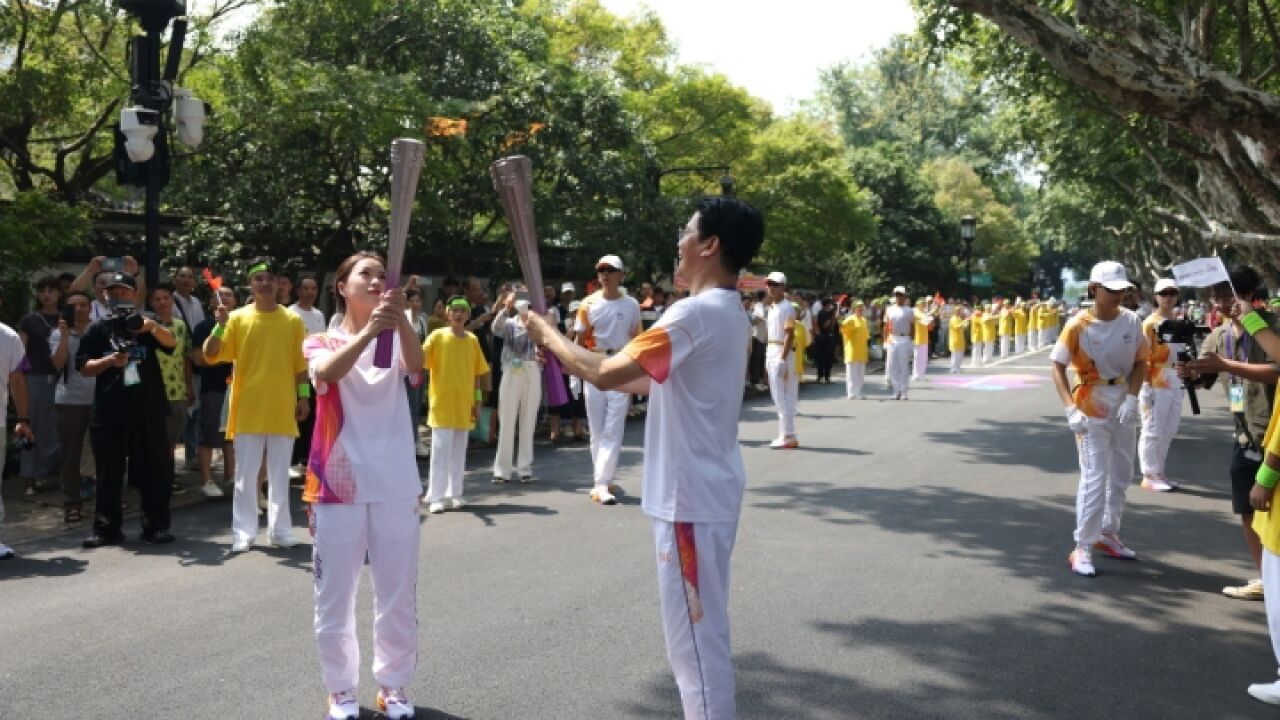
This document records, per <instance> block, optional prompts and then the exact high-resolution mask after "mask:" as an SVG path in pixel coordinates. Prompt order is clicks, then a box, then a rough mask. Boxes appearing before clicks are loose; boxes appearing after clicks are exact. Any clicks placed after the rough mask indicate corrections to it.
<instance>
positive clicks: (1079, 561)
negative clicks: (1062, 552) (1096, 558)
mask: <svg viewBox="0 0 1280 720" xmlns="http://www.w3.org/2000/svg"><path fill="white" fill-rule="evenodd" d="M1067 562H1069V563H1071V572H1073V573H1075V574H1077V575H1081V576H1083V577H1097V575H1098V571H1097V570H1096V569H1094V567H1093V555H1092V554H1091V553H1090V552H1089V549H1088V548H1083V547H1078V548H1076V549H1075V550H1072V551H1071V554H1070V555H1068V556H1067Z"/></svg>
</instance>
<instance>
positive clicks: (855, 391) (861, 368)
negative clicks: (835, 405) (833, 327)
mask: <svg viewBox="0 0 1280 720" xmlns="http://www.w3.org/2000/svg"><path fill="white" fill-rule="evenodd" d="M865 311H866V307H865V306H864V305H863V304H862V301H861V300H856V301H854V303H853V311H852V312H851V313H850V314H849V316H848V317H846V318H845V319H844V320H843V321H841V322H840V336H841V337H842V338H843V339H844V389H845V395H846V396H848V397H849V398H850V399H854V398H856V399H858V400H865V399H866V397H867V396H866V395H863V394H862V383H863V380H864V379H865V378H866V373H867V346H868V344H869V343H870V341H871V329H870V327H869V326H868V324H867V319H866V318H865V317H864V316H863V313H864V312H865Z"/></svg>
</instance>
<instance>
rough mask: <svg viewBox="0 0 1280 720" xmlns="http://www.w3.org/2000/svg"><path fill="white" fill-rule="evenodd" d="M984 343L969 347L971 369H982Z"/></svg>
mask: <svg viewBox="0 0 1280 720" xmlns="http://www.w3.org/2000/svg"><path fill="white" fill-rule="evenodd" d="M982 345H983V344H982V343H980V342H979V343H974V344H973V345H971V346H969V367H982Z"/></svg>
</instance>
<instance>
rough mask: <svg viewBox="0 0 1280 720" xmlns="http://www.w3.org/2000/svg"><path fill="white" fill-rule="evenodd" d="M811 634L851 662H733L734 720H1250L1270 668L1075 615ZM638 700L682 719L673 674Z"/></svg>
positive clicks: (1187, 638) (1204, 631)
mask: <svg viewBox="0 0 1280 720" xmlns="http://www.w3.org/2000/svg"><path fill="white" fill-rule="evenodd" d="M1098 610H1100V611H1101V612H1105V609H1103V608H1098ZM813 627H814V629H815V630H816V631H817V632H818V633H819V635H818V637H817V638H816V639H815V640H814V642H815V643H817V644H822V645H827V644H833V643H835V644H839V645H841V646H843V647H842V648H841V649H840V650H839V653H840V656H841V657H845V658H848V662H847V663H842V664H841V665H839V666H828V667H823V668H815V667H812V666H806V665H804V664H802V663H803V661H798V662H793V661H788V660H784V659H780V658H778V657H777V656H775V655H773V654H771V653H764V652H754V653H746V654H738V655H735V657H734V664H735V666H736V670H737V688H738V692H737V700H738V717H739V718H740V719H741V720H776V719H777V718H788V720H807V719H809V718H813V719H815V720H817V719H819V718H822V719H824V720H825V719H826V718H837V717H838V718H912V719H916V718H939V719H941V718H983V719H984V720H989V719H1005V718H1008V719H1009V720H1014V719H1017V720H1024V719H1025V718H1102V717H1132V718H1155V717H1170V718H1172V717H1180V718H1246V717H1259V712H1260V711H1261V710H1262V706H1261V705H1259V704H1258V703H1257V702H1256V701H1254V700H1252V699H1250V698H1249V697H1248V696H1247V695H1246V694H1245V692H1244V690H1245V687H1246V686H1247V685H1248V683H1250V682H1259V681H1265V680H1267V679H1268V677H1267V676H1268V675H1269V674H1270V669H1271V662H1270V654H1269V650H1268V647H1267V641H1266V634H1265V626H1264V627H1260V628H1259V631H1258V632H1257V633H1253V634H1249V633H1240V632H1224V631H1221V630H1219V629H1217V628H1212V627H1206V626H1201V625H1194V624H1189V623H1185V622H1178V621H1171V620H1169V619H1168V617H1165V616H1155V617H1153V618H1151V619H1150V621H1147V622H1143V623H1141V624H1138V623H1132V622H1126V621H1123V620H1121V621H1117V620H1115V619H1114V618H1113V617H1102V616H1100V615H1099V614H1098V612H1094V611H1092V609H1091V608H1088V607H1082V606H1079V605H1077V606H1067V605H1062V604H1055V605H1050V606H1049V607H1048V608H1041V609H1037V610H1035V611H1034V612H1028V613H1023V614H1015V615H1009V614H1005V615H990V616H984V617H977V618H965V619H962V620H946V621H932V622H904V621H897V620H892V619H884V618H871V619H866V620H859V621H852V622H817V623H814V625H813ZM1098 648H1106V654H1105V655H1099V653H1098ZM833 652H834V651H833ZM821 654H822V655H824V656H826V655H828V654H830V653H826V652H824V653H821ZM902 668H911V669H912V670H911V675H910V676H909V677H904V676H902V675H901V674H900V670H901V669H902ZM1191 688H1203V689H1207V688H1214V689H1215V691H1214V692H1203V691H1192V690H1191ZM647 695H648V697H647V699H646V700H643V701H636V702H632V703H630V704H629V705H628V706H627V707H626V715H627V716H628V717H639V718H670V717H677V716H678V715H679V706H678V703H679V700H678V692H677V690H676V687H675V682H674V679H673V678H671V676H670V674H669V673H655V675H654V677H653V679H652V680H651V681H650V683H649V688H648V692H647Z"/></svg>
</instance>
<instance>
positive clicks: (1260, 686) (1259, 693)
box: [1249, 680, 1280, 705]
mask: <svg viewBox="0 0 1280 720" xmlns="http://www.w3.org/2000/svg"><path fill="white" fill-rule="evenodd" d="M1249 694H1250V695H1252V696H1253V699H1254V700H1261V701H1262V702H1264V703H1267V704H1268V705H1280V680H1277V681H1276V682H1270V683H1255V684H1253V685H1250V686H1249Z"/></svg>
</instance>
